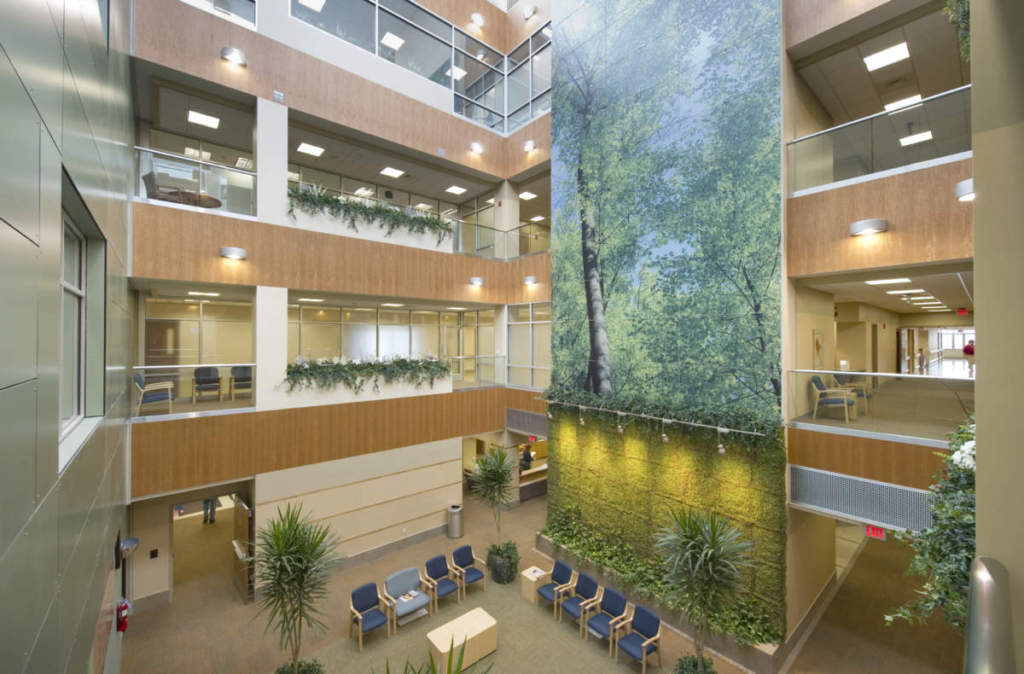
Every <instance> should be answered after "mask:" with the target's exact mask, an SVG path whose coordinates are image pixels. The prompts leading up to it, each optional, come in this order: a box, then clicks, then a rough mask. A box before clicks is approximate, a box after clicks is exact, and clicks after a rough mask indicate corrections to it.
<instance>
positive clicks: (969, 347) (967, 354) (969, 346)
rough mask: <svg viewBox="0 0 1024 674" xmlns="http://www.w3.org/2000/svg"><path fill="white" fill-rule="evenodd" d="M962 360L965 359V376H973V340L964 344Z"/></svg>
mask: <svg viewBox="0 0 1024 674" xmlns="http://www.w3.org/2000/svg"><path fill="white" fill-rule="evenodd" d="M964 358H966V359H967V375H968V376H970V377H973V376H974V340H973V339H972V340H970V341H968V342H967V343H966V344H964Z"/></svg>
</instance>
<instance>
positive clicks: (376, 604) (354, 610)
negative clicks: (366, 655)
mask: <svg viewBox="0 0 1024 674" xmlns="http://www.w3.org/2000/svg"><path fill="white" fill-rule="evenodd" d="M381 606H383V607H384V610H383V611H381V610H380V609H381ZM349 612H350V613H351V614H352V620H351V622H349V624H348V636H349V638H352V628H353V627H355V628H357V629H358V634H359V651H360V652H362V650H363V635H364V634H366V633H367V632H370V631H372V630H375V629H377V628H378V627H380V626H381V625H384V626H385V629H386V630H387V636H388V637H390V636H391V608H390V605H389V604H388V602H387V600H385V599H384V597H383V596H381V594H380V590H378V589H377V584H376V583H366V584H365V585H360V586H359V587H357V588H356V589H355V590H353V591H352V599H351V601H350V602H349Z"/></svg>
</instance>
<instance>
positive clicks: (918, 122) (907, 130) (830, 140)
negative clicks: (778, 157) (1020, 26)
mask: <svg viewBox="0 0 1024 674" xmlns="http://www.w3.org/2000/svg"><path fill="white" fill-rule="evenodd" d="M788 148H789V149H788V151H789V170H790V175H789V185H790V188H789V189H790V191H791V192H799V191H800V190H805V189H809V188H812V187H818V186H820V185H827V184H829V183H834V182H838V181H841V180H847V179H850V178H857V177H860V176H865V175H869V174H871V173H878V172H879V171H885V170H888V169H894V168H898V167H901V166H907V165H909V164H914V163H917V162H922V161H928V160H931V159H937V158H939V157H946V156H949V155H955V154H958V153H960V152H966V151H967V150H970V149H971V87H970V85H967V86H964V87H960V88H958V89H952V90H950V91H947V92H945V93H942V94H938V95H936V96H931V97H929V98H926V99H924V100H921V101H916V102H910V103H909V104H908V105H904V106H903V107H900V108H898V109H893V110H888V111H886V112H881V113H879V114H877V115H872V116H871V117H865V118H863V119H859V120H856V121H853V122H850V123H848V124H843V125H842V126H837V127H835V128H832V129H827V130H825V131H821V132H818V133H815V134H812V135H810V136H805V137H803V138H798V139H796V140H794V141H792V142H790V143H789V146H788Z"/></svg>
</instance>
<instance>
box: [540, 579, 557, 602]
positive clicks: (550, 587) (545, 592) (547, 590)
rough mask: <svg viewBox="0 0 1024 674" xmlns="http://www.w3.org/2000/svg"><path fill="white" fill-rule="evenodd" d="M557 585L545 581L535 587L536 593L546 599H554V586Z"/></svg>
mask: <svg viewBox="0 0 1024 674" xmlns="http://www.w3.org/2000/svg"><path fill="white" fill-rule="evenodd" d="M556 587H558V586H557V585H556V584H555V583H545V584H544V585H541V586H540V587H538V588H537V594H539V595H540V596H542V597H544V598H545V599H547V600H548V601H554V600H555V588H556Z"/></svg>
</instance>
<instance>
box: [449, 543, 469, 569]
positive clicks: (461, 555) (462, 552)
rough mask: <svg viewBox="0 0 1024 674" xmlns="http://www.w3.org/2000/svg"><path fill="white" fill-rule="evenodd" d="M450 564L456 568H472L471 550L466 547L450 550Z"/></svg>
mask: <svg viewBox="0 0 1024 674" xmlns="http://www.w3.org/2000/svg"><path fill="white" fill-rule="evenodd" d="M452 562H454V563H455V565H456V566H473V548H471V547H469V546H468V545H463V546H461V547H458V548H455V549H454V550H452Z"/></svg>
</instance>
